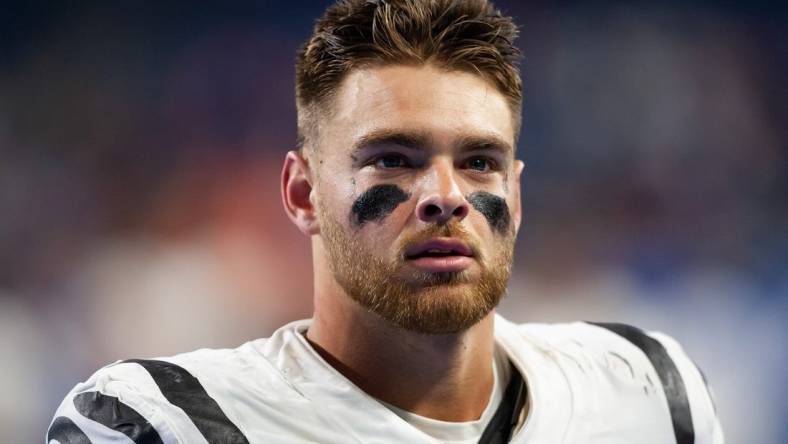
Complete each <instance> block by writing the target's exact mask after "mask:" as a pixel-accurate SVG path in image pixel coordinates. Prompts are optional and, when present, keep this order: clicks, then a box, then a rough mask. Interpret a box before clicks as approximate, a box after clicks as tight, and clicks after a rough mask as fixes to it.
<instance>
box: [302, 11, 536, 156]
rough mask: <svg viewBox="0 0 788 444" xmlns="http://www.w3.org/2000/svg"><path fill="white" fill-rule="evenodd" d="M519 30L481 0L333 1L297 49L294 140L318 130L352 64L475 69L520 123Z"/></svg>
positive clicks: (516, 128) (305, 137) (303, 137)
mask: <svg viewBox="0 0 788 444" xmlns="http://www.w3.org/2000/svg"><path fill="white" fill-rule="evenodd" d="M517 33H518V31H517V27H516V26H515V25H514V23H513V22H512V19H511V17H507V16H504V15H503V14H502V13H501V12H500V11H499V10H498V9H496V8H495V7H494V6H493V5H492V4H491V3H490V2H488V1H487V0H339V1H337V2H336V3H334V4H333V5H331V6H330V7H329V8H328V9H327V10H326V12H325V13H324V14H323V16H322V17H321V18H320V19H318V21H317V23H316V24H315V29H314V32H313V34H312V37H311V38H310V39H309V41H307V42H306V43H305V44H304V46H303V47H302V48H301V50H300V51H299V53H298V61H297V63H296V107H297V109H298V133H299V143H300V144H303V143H304V142H305V140H308V139H309V138H310V137H312V136H313V135H314V134H313V133H315V132H316V119H317V117H318V113H319V110H320V109H321V108H322V107H324V106H326V105H327V104H328V103H329V101H330V98H331V97H332V95H333V94H334V93H335V92H336V90H337V89H338V88H339V85H340V83H341V82H342V80H343V79H344V78H345V76H346V75H347V74H348V73H349V72H350V70H352V69H353V68H358V67H368V66H383V65H391V64H407V65H419V64H426V63H432V64H434V65H436V66H438V67H441V68H445V69H447V70H460V71H468V72H472V73H474V74H478V75H480V76H481V77H483V78H484V79H486V80H487V81H489V82H491V83H492V84H493V85H495V86H496V87H497V88H498V90H499V91H500V92H501V93H502V94H503V95H504V96H505V97H506V98H507V100H508V101H509V104H510V106H511V109H512V115H513V116H514V120H515V121H514V128H515V137H517V133H518V132H519V127H520V107H521V103H522V83H521V81H520V71H519V60H520V51H519V50H518V49H517V48H516V47H515V46H514V39H515V38H516V37H517Z"/></svg>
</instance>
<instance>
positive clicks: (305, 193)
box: [281, 150, 320, 236]
mask: <svg viewBox="0 0 788 444" xmlns="http://www.w3.org/2000/svg"><path fill="white" fill-rule="evenodd" d="M281 185H282V203H283V204H284V206H285V212H286V213H287V216H288V217H289V218H290V220H291V221H293V223H294V224H295V226H296V227H298V229H299V230H301V232H302V233H304V234H306V235H307V236H311V235H314V234H318V233H319V232H320V227H319V224H318V222H317V211H316V209H315V206H314V204H313V202H312V171H311V169H310V167H309V162H308V161H307V159H306V158H304V156H303V155H301V153H300V152H298V151H296V150H293V151H290V152H288V153H287V156H285V164H284V166H283V167H282V181H281Z"/></svg>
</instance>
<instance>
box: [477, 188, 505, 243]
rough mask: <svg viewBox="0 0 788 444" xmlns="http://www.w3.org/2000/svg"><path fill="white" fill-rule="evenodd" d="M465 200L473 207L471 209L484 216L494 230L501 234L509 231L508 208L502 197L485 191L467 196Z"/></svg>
mask: <svg viewBox="0 0 788 444" xmlns="http://www.w3.org/2000/svg"><path fill="white" fill-rule="evenodd" d="M466 199H468V202H469V203H470V204H471V205H473V208H476V211H478V212H480V213H482V215H484V217H485V218H486V219H487V222H488V223H489V224H490V226H491V227H492V228H493V229H494V230H496V231H498V232H499V233H501V234H505V233H506V232H508V231H509V226H510V225H511V219H510V216H509V206H508V205H506V200H504V199H503V198H502V197H498V196H496V195H495V194H491V193H487V192H485V191H476V192H474V193H471V194H469V195H468V197H467V198H466Z"/></svg>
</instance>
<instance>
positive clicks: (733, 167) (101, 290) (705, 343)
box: [0, 0, 788, 443]
mask: <svg viewBox="0 0 788 444" xmlns="http://www.w3.org/2000/svg"><path fill="white" fill-rule="evenodd" d="M328 3H329V2H325V1H321V2H318V1H304V0H292V1H288V2H272V1H259V2H233V3H232V4H229V5H228V4H223V3H219V2H201V4H196V2H183V1H169V2H131V1H125V2H124V1H121V2H112V3H110V2H90V1H80V2H76V1H62V2H27V3H25V4H12V3H7V2H6V3H3V4H2V6H0V356H2V361H3V363H4V364H3V366H2V367H3V372H4V373H3V378H2V379H0V392H2V393H3V396H2V397H0V441H2V442H37V441H38V440H40V439H43V436H44V431H45V429H46V425H47V423H48V421H49V420H50V418H51V415H52V413H53V412H54V410H55V408H56V407H57V404H58V402H59V400H60V399H62V397H63V396H64V395H65V393H66V392H67V391H68V390H69V389H70V388H71V387H72V386H73V385H74V384H75V383H76V382H78V381H80V380H84V379H86V378H87V376H88V375H89V374H90V373H91V372H92V371H93V370H94V369H96V368H97V367H99V366H101V365H104V364H106V363H108V362H112V361H113V360H116V359H121V358H129V357H144V356H155V355H166V354H172V353H175V352H179V351H187V350H190V349H193V348H197V347H202V346H210V347H234V346H236V345H237V344H239V343H240V342H243V341H244V340H247V339H251V338H255V337H260V336H265V335H268V334H269V333H270V332H271V331H273V330H274V329H275V328H276V327H277V326H279V325H281V324H283V323H284V322H287V321H289V320H293V319H297V318H301V317H306V316H308V315H309V313H310V310H311V300H310V298H311V264H310V260H311V259H310V255H309V244H308V240H307V239H305V238H304V237H303V236H301V235H300V234H299V233H298V232H297V230H295V228H293V227H292V226H291V225H290V223H289V222H288V221H287V219H286V217H285V216H284V214H283V212H282V210H281V204H280V198H279V190H278V176H279V170H280V167H281V164H282V160H283V157H284V153H285V152H286V151H287V150H289V149H291V148H293V146H294V143H295V136H296V128H295V104H294V98H293V76H294V68H293V65H294V60H295V52H296V49H297V47H298V46H299V45H300V44H301V43H302V42H303V41H304V40H305V39H306V38H307V37H308V35H309V33H310V30H311V27H312V24H313V20H314V19H315V18H316V17H317V16H318V15H319V14H320V13H321V11H322V10H323V8H324V7H325V5H327V4H328ZM496 4H497V5H498V6H500V7H501V8H502V9H504V10H505V11H506V12H507V13H509V14H510V15H513V16H514V17H515V19H516V21H517V23H518V24H520V25H521V38H520V40H519V45H520V47H521V48H522V50H523V52H524V54H525V59H524V62H523V67H522V73H523V79H524V84H525V103H524V112H523V119H524V120H523V131H522V136H521V140H520V143H519V156H520V157H521V158H523V159H524V160H525V162H526V170H525V173H524V223H523V227H522V230H521V235H520V238H519V240H518V251H517V258H516V270H515V276H514V278H513V280H512V283H511V286H510V291H509V295H508V296H507V299H506V300H505V302H504V304H503V306H502V308H501V311H502V312H503V313H504V314H505V315H506V316H508V317H510V318H512V319H514V320H517V321H566V320H578V319H579V320H607V321H613V320H615V321H621V322H627V323H633V324H636V325H639V326H641V327H644V328H647V329H655V330H662V331H666V332H668V333H670V334H671V335H673V336H674V337H676V338H677V339H679V340H680V341H681V342H682V344H683V345H684V346H685V348H686V349H687V350H688V352H689V353H690V355H691V356H692V357H693V358H694V359H695V360H696V361H697V362H698V363H699V365H700V366H701V367H703V368H704V370H705V371H706V374H707V376H708V377H709V379H710V381H711V383H712V385H713V386H714V389H715V392H716V396H717V405H718V409H719V411H720V415H721V417H722V421H723V425H724V427H725V429H726V434H727V438H728V442H731V443H737V442H751V443H779V442H788V427H787V426H786V421H785V420H784V418H785V417H786V415H787V414H788V403H787V402H786V401H785V398H786V395H788V393H787V392H788V390H786V385H785V384H784V383H783V381H784V378H785V374H786V372H788V351H786V347H785V345H784V344H785V341H786V339H788V327H787V326H786V325H785V324H786V310H788V265H787V264H788V222H787V220H788V149H786V148H787V147H786V140H787V139H786V136H787V134H786V132H787V131H788V130H787V129H786V128H788V125H786V122H788V102H787V101H786V98H787V97H788V94H786V92H787V91H786V78H788V75H787V74H788V51H787V48H788V45H787V44H786V41H788V39H786V35H785V26H786V20H785V18H786V14H785V9H784V8H782V7H777V6H775V5H774V4H772V3H769V2H747V3H744V2H711V1H689V2H687V1H684V2H659V3H655V2H650V3H647V2H582V3H581V2H568V1H564V2H528V5H527V6H526V5H523V4H521V2H515V1H498V2H497V3H496Z"/></svg>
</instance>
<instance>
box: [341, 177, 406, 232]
mask: <svg viewBox="0 0 788 444" xmlns="http://www.w3.org/2000/svg"><path fill="white" fill-rule="evenodd" d="M408 199H410V193H407V192H405V190H403V189H402V188H400V187H398V186H397V185H390V184H384V185H375V186H373V187H372V188H369V189H368V190H366V191H365V192H364V193H362V194H361V195H360V196H359V197H358V198H357V199H356V200H355V201H354V202H353V205H352V206H351V208H350V214H349V218H350V222H351V224H352V225H353V226H355V227H356V228H361V227H363V226H364V224H366V223H368V222H380V221H382V220H383V219H385V218H386V216H388V215H389V214H391V213H392V212H393V211H394V210H395V209H396V208H397V207H398V206H399V205H400V204H401V203H403V202H406V201H407V200H408Z"/></svg>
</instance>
